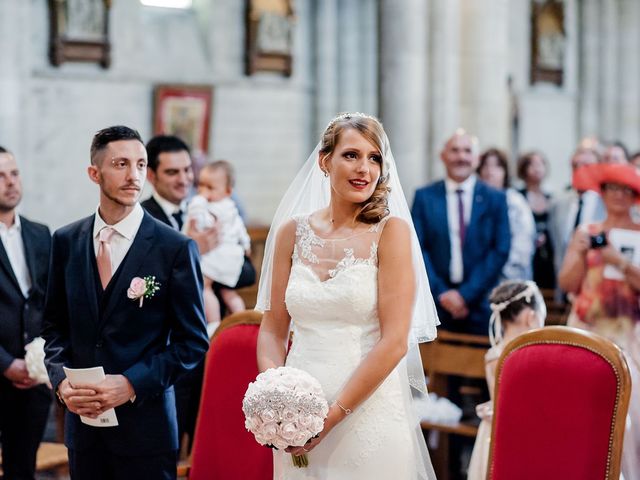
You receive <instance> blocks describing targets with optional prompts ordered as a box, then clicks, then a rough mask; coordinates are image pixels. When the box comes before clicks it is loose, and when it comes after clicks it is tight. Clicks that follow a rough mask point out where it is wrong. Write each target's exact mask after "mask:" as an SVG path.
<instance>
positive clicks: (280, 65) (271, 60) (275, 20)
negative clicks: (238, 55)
mask: <svg viewBox="0 0 640 480" xmlns="http://www.w3.org/2000/svg"><path fill="white" fill-rule="evenodd" d="M246 1H247V4H246V18H247V21H246V57H247V58H246V61H247V75H252V74H254V73H256V72H259V71H270V72H279V73H282V74H283V75H285V76H287V77H288V76H290V75H291V65H292V55H293V51H292V50H293V26H294V23H295V17H294V14H293V0H246Z"/></svg>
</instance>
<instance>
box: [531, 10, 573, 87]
mask: <svg viewBox="0 0 640 480" xmlns="http://www.w3.org/2000/svg"><path fill="white" fill-rule="evenodd" d="M566 49H567V38H566V33H565V28H564V4H563V2H562V1H561V0H532V2H531V84H532V85H533V84H535V83H538V82H546V83H554V84H556V85H558V86H561V85H562V83H563V81H564V63H565V57H566Z"/></svg>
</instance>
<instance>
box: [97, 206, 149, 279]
mask: <svg viewBox="0 0 640 480" xmlns="http://www.w3.org/2000/svg"><path fill="white" fill-rule="evenodd" d="M99 208H100V207H98V209H97V210H96V218H95V221H94V222H93V251H94V253H95V255H96V256H97V255H98V246H99V243H100V241H99V240H98V237H99V235H100V230H102V229H103V228H105V227H111V228H113V229H114V230H115V231H116V233H114V234H113V236H112V237H111V243H110V245H111V271H112V272H113V273H114V274H115V272H116V270H118V267H119V266H120V264H121V263H122V260H124V257H125V256H126V255H127V252H128V251H129V248H131V244H132V243H133V240H134V239H135V238H136V233H138V229H139V228H140V225H141V224H142V217H144V210H142V207H141V206H140V204H139V203H136V206H135V207H133V210H132V211H131V213H130V214H129V215H127V216H126V217H124V218H123V219H122V220H120V221H119V222H118V223H116V224H115V225H107V224H106V223H105V221H104V220H103V219H102V217H101V216H100V211H99Z"/></svg>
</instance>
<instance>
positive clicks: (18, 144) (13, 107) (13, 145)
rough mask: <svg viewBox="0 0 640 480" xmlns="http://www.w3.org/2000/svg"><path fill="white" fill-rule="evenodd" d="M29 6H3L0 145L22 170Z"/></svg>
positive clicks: (14, 0)
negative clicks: (9, 151)
mask: <svg viewBox="0 0 640 480" xmlns="http://www.w3.org/2000/svg"><path fill="white" fill-rule="evenodd" d="M29 4H30V2H25V1H23V0H4V1H2V2H0V133H1V137H0V141H1V142H2V146H3V147H5V148H7V149H9V150H11V151H12V152H14V153H15V155H16V157H17V158H18V159H20V161H21V166H24V162H25V161H26V157H27V145H26V143H25V142H26V129H25V128H24V127H25V125H26V121H25V119H26V112H27V104H26V102H25V100H26V96H27V94H26V88H27V84H28V82H27V76H28V65H29V63H28V62H29V59H30V56H29V54H28V52H29V40H30V38H31V37H30V35H29V28H28V25H29V22H28V20H29V10H30V6H29Z"/></svg>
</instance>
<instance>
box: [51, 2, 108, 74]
mask: <svg viewBox="0 0 640 480" xmlns="http://www.w3.org/2000/svg"><path fill="white" fill-rule="evenodd" d="M110 9H111V0H49V24H50V25H49V59H50V61H51V63H52V64H53V65H55V66H56V67H57V66H60V65H62V64H63V63H65V62H68V61H77V62H96V63H99V64H100V65H101V66H102V67H103V68H108V67H109V65H110V64H111V44H110V43H109V11H110Z"/></svg>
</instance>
